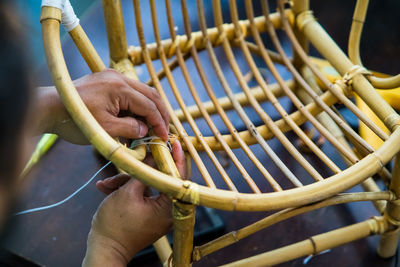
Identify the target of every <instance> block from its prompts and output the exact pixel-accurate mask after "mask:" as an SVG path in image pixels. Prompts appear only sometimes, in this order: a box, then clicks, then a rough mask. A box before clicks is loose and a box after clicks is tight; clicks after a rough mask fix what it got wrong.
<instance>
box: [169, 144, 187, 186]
mask: <svg viewBox="0 0 400 267" xmlns="http://www.w3.org/2000/svg"><path fill="white" fill-rule="evenodd" d="M172 157H173V158H174V161H175V164H176V167H177V168H178V171H179V174H180V175H181V177H182V178H183V179H185V178H186V177H185V173H186V165H185V153H184V152H183V149H182V146H181V143H180V142H179V141H178V140H176V141H175V142H174V143H173V144H172Z"/></svg>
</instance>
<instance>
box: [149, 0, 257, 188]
mask: <svg viewBox="0 0 400 267" xmlns="http://www.w3.org/2000/svg"><path fill="white" fill-rule="evenodd" d="M150 8H151V15H152V22H153V29H154V37H155V39H156V43H157V44H161V39H160V34H159V29H158V22H157V15H156V7H155V3H154V0H151V1H150ZM174 31H175V30H174V29H173V28H172V32H171V35H172V38H174V37H175V36H174ZM159 48H161V46H160V47H159ZM176 51H180V50H179V49H178V50H176ZM177 56H178V57H177V58H178V61H179V65H181V69H182V64H183V63H184V62H182V61H183V58H182V54H179V55H177ZM160 59H161V63H162V64H163V66H164V69H165V74H166V76H167V79H168V82H169V84H170V85H171V89H172V92H173V93H174V95H175V98H176V100H177V101H178V104H179V106H180V107H181V109H182V111H183V112H184V114H185V117H186V119H187V121H188V123H189V125H190V126H191V128H192V129H193V132H194V133H195V135H196V138H197V139H198V140H199V142H200V143H201V145H202V146H203V148H204V150H205V152H206V153H207V155H208V156H209V158H210V159H211V161H212V163H213V164H214V166H215V168H216V169H217V170H218V172H219V173H220V175H221V177H222V178H223V180H224V181H225V183H226V185H227V186H228V188H229V189H230V190H232V191H236V192H237V189H236V187H235V185H234V184H233V182H232V180H231V179H230V178H229V175H228V174H227V173H226V171H225V169H224V168H223V167H222V165H221V164H220V162H219V161H218V159H217V157H216V156H215V154H214V152H213V151H212V150H211V149H210V147H209V146H208V144H207V143H206V142H205V141H204V138H203V136H202V134H201V132H200V130H199V128H198V127H197V125H196V123H195V121H194V120H193V118H192V117H191V116H190V113H189V112H188V110H187V106H186V104H185V102H184V101H183V99H182V96H181V95H180V92H179V90H178V88H177V86H176V83H175V80H174V78H173V76H172V73H171V71H170V70H169V69H168V64H167V58H166V56H165V54H164V51H163V50H162V49H160ZM184 76H185V79H187V73H184ZM189 83H190V81H189V82H188V85H189ZM194 90H195V89H194ZM254 185H255V184H254ZM252 189H253V190H254V192H258V193H261V191H260V190H259V189H258V188H257V186H255V187H252Z"/></svg>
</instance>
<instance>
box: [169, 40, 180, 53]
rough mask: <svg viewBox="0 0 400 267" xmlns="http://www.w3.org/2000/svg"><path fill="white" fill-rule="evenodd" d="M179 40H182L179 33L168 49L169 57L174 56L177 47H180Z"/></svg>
mask: <svg viewBox="0 0 400 267" xmlns="http://www.w3.org/2000/svg"><path fill="white" fill-rule="evenodd" d="M179 42H180V36H179V35H177V36H176V37H175V40H173V41H172V43H171V45H170V47H169V49H168V52H167V57H172V56H173V55H175V52H176V48H177V47H178V45H179Z"/></svg>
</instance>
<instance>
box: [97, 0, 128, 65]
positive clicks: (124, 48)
mask: <svg viewBox="0 0 400 267" xmlns="http://www.w3.org/2000/svg"><path fill="white" fill-rule="evenodd" d="M103 11H104V18H105V21H106V30H107V39H108V46H109V51H110V59H111V60H112V61H113V62H119V61H120V60H122V59H126V58H128V45H127V42H126V33H125V25H124V18H123V16H122V7H121V1H120V0H103Z"/></svg>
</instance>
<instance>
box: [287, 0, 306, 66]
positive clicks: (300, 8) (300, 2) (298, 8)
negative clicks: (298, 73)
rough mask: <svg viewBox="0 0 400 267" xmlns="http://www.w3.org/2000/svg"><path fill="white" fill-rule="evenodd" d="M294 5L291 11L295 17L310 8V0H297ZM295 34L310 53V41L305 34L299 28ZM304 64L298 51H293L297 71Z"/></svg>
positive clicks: (295, 30)
mask: <svg viewBox="0 0 400 267" xmlns="http://www.w3.org/2000/svg"><path fill="white" fill-rule="evenodd" d="M292 3H293V5H292V6H291V9H292V11H293V14H294V17H296V16H297V15H298V14H300V13H302V12H304V11H306V10H308V9H309V8H310V0H296V1H293V2H292ZM294 34H295V35H296V38H297V40H298V41H299V43H300V44H301V47H302V48H303V49H304V50H305V51H306V53H308V41H307V38H306V36H304V34H303V33H302V32H301V31H299V29H297V28H295V29H294ZM292 49H293V48H292ZM303 64H304V63H303V61H302V60H301V57H300V56H299V55H298V54H297V52H296V50H294V49H293V65H294V66H295V67H296V68H297V69H299V68H300V67H301V66H302V65H303Z"/></svg>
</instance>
